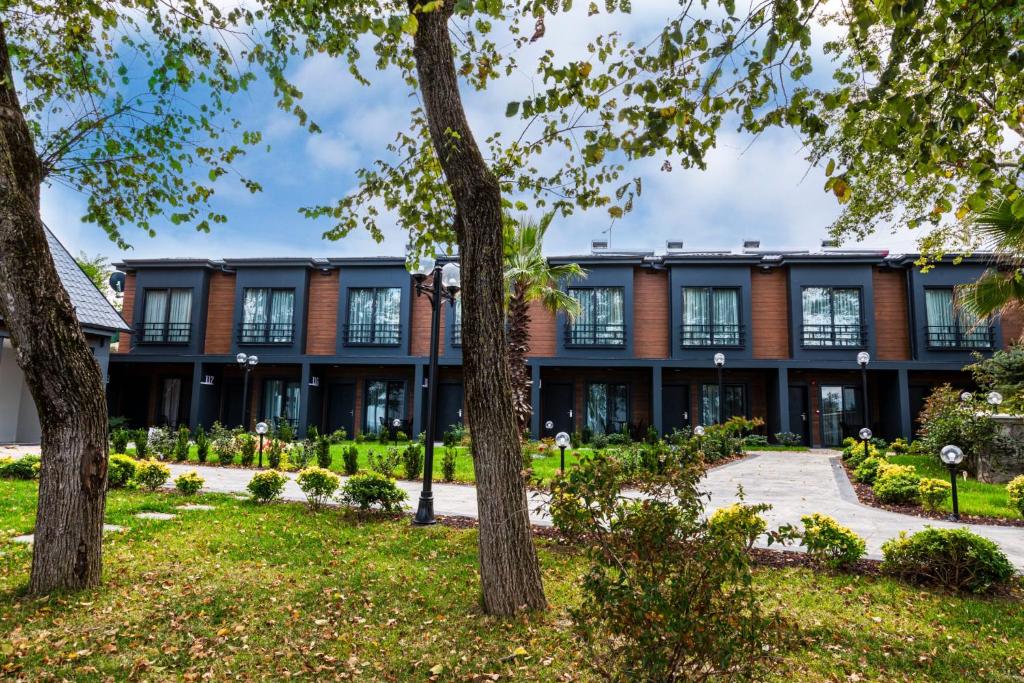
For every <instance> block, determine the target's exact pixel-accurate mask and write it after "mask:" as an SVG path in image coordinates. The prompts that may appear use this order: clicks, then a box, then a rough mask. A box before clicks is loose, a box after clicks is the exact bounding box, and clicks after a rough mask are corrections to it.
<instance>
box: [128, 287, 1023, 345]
mask: <svg viewBox="0 0 1024 683" xmlns="http://www.w3.org/2000/svg"><path fill="white" fill-rule="evenodd" d="M125 301H127V297H126V298H125ZM1000 319H1001V321H1002V326H1003V346H1004V347H1007V346H1009V345H1010V344H1024V309H1022V308H1021V307H1020V306H1018V307H1016V308H1010V309H1007V310H1005V311H1003V313H1002V316H1001V318H1000Z"/></svg>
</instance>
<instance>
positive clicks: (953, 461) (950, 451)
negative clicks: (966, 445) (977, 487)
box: [939, 444, 964, 522]
mask: <svg viewBox="0 0 1024 683" xmlns="http://www.w3.org/2000/svg"><path fill="white" fill-rule="evenodd" d="M939 459H940V460H942V462H943V464H945V465H946V467H948V468H949V483H950V484H951V485H952V486H953V514H952V515H950V516H949V518H950V519H951V520H953V521H954V522H959V521H960V503H959V501H958V500H957V497H956V469H957V467H958V466H959V465H960V463H962V462H963V461H964V452H963V451H962V450H960V448H958V447H957V446H954V445H952V444H950V445H949V446H943V447H942V450H941V451H939Z"/></svg>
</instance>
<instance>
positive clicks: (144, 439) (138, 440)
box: [132, 429, 149, 460]
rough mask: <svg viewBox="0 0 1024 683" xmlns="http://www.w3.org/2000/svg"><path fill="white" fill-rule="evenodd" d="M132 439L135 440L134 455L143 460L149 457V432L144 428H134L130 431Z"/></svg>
mask: <svg viewBox="0 0 1024 683" xmlns="http://www.w3.org/2000/svg"><path fill="white" fill-rule="evenodd" d="M132 441H134V442H135V457H136V458H138V459H139V460H145V459H146V458H148V457H149V432H148V431H146V430H145V429H136V430H135V431H134V432H132Z"/></svg>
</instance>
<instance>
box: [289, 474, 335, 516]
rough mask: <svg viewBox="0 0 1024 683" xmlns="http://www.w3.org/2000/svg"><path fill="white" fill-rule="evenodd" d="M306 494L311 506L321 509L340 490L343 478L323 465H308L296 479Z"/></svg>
mask: <svg viewBox="0 0 1024 683" xmlns="http://www.w3.org/2000/svg"><path fill="white" fill-rule="evenodd" d="M296 481H297V482H298V484H299V488H300V489H302V492H303V493H304V494H306V502H308V503H309V507H311V508H312V509H314V510H319V509H320V508H321V507H323V505H324V503H326V502H327V501H328V500H330V499H331V496H333V495H334V494H335V492H336V491H337V490H338V485H339V484H340V483H341V479H339V478H338V475H336V474H335V473H334V472H331V471H330V470H326V469H324V468H322V467H308V468H306V469H304V470H302V471H301V472H299V477H298V479H297V480H296Z"/></svg>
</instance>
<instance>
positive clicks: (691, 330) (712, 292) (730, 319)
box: [680, 287, 743, 348]
mask: <svg viewBox="0 0 1024 683" xmlns="http://www.w3.org/2000/svg"><path fill="white" fill-rule="evenodd" d="M741 332H742V328H741V326H740V292H739V290H738V289H736V288H734V287H683V327H682V330H681V334H680V343H681V345H682V346H683V348H686V347H690V346H741V345H742V343H743V342H742V335H741Z"/></svg>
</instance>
